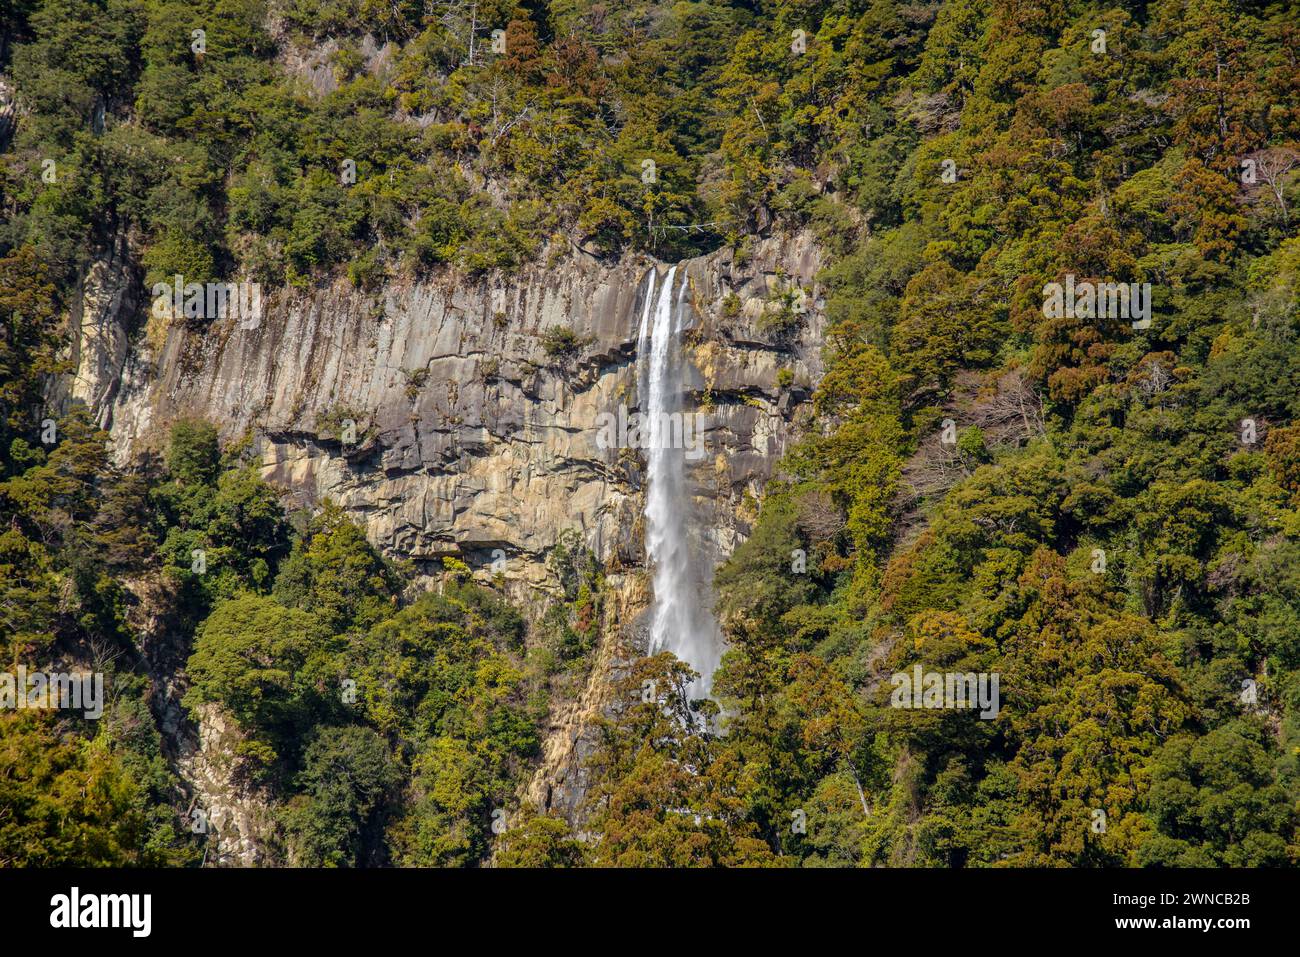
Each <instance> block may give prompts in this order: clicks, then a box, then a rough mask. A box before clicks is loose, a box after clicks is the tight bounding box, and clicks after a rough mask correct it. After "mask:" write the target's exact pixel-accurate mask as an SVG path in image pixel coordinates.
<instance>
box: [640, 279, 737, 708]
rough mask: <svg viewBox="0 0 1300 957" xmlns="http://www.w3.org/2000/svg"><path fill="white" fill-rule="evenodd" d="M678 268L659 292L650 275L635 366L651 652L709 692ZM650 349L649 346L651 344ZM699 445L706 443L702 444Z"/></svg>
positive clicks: (711, 649)
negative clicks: (668, 655)
mask: <svg viewBox="0 0 1300 957" xmlns="http://www.w3.org/2000/svg"><path fill="white" fill-rule="evenodd" d="M676 275H677V267H676V266H673V267H672V268H671V269H669V270H668V275H667V277H666V278H665V280H664V285H663V288H662V289H660V290H659V292H658V296H657V297H656V295H655V286H656V282H657V277H656V273H655V270H653V269H651V270H650V273H649V275H648V276H647V277H646V293H645V307H644V309H643V311H642V313H641V328H640V331H639V333H638V335H637V372H638V386H639V395H640V396H641V400H640V401H641V412H642V415H641V421H642V428H643V429H645V430H647V431H648V435H645V436H643V438H642V441H643V447H644V448H645V449H646V460H647V483H648V488H647V491H646V498H645V518H646V532H645V541H646V559H647V563H648V564H649V566H650V567H651V569H652V572H653V578H652V581H653V586H654V604H653V607H652V615H651V625H650V643H649V649H650V653H651V654H656V653H657V652H660V651H663V650H665V649H666V650H668V651H671V652H672V653H673V654H675V655H676V656H677V657H678V658H680V659H681V660H682V661H684V662H686V663H687V664H689V665H690V666H691V668H693V669H694V670H695V671H697V672H698V673H699V675H700V677H699V679H698V680H696V681H695V683H694V684H692V686H691V689H690V690H691V694H692V696H694V697H704V696H706V695H708V694H709V691H710V689H711V687H712V684H713V672H714V671H715V670H717V667H718V662H719V659H720V658H721V647H722V639H721V635H720V633H719V629H718V625H717V622H716V621H715V620H714V618H713V615H712V614H711V612H710V611H709V609H708V605H707V601H708V596H709V594H710V593H711V587H710V578H709V576H708V575H706V574H701V571H703V570H704V569H703V566H702V565H701V564H700V562H699V560H698V557H697V556H696V555H695V554H694V552H693V550H692V548H691V542H690V538H689V535H688V528H689V517H690V514H691V500H690V495H689V492H688V490H687V486H686V449H685V448H684V447H683V445H684V444H685V443H684V442H683V441H682V439H683V437H684V436H687V435H692V434H693V435H694V438H695V441H696V442H700V443H702V442H703V435H702V433H700V432H698V431H696V430H694V429H691V428H689V427H688V426H684V424H683V422H684V416H686V415H690V414H691V413H687V412H686V411H685V409H684V408H683V405H684V403H683V382H682V348H681V331H682V314H683V311H684V310H683V300H684V298H685V294H686V282H685V280H683V282H682V285H681V289H680V290H678V292H677V297H676V299H674V297H673V282H674V280H675V278H676ZM647 350H648V351H647ZM700 451H701V452H702V447H701V448H700Z"/></svg>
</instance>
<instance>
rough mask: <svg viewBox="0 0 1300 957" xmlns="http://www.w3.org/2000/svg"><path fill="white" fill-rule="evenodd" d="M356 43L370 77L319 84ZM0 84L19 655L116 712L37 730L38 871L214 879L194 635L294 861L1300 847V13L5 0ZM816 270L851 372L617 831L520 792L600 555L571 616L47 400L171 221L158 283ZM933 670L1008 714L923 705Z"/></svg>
mask: <svg viewBox="0 0 1300 957" xmlns="http://www.w3.org/2000/svg"><path fill="white" fill-rule="evenodd" d="M196 31H197V32H196ZM322 43H329V44H330V45H331V46H330V49H332V51H333V52H332V53H331V57H330V65H331V69H332V72H333V78H334V81H335V82H334V83H332V84H330V87H331V88H330V89H329V90H328V92H325V93H321V92H320V91H317V90H313V89H311V88H310V87H309V85H308V84H305V83H304V82H303V81H302V80H301V79H300V78H295V77H293V76H292V75H291V74H290V73H289V72H288V71H287V70H286V69H285V68H284V60H285V57H286V55H287V52H286V51H294V50H304V49H310V48H317V47H319V45H320V44H322ZM378 47H383V49H384V50H386V51H387V52H386V53H385V54H384V55H385V56H388V57H391V62H390V63H389V68H388V70H387V71H386V73H385V76H386V77H387V79H385V80H383V81H381V80H379V79H377V78H376V74H375V73H374V72H373V71H371V70H369V69H368V68H367V63H368V62H369V61H370V60H372V59H373V57H374V56H375V55H376V54H375V50H376V49H377V48H378ZM0 82H3V83H4V84H5V86H4V87H3V88H0V93H4V92H6V91H8V92H12V94H13V97H14V99H15V103H16V109H15V110H13V111H11V112H10V113H9V114H3V113H0V642H2V643H3V653H4V658H5V665H4V667H5V668H6V669H9V670H13V669H14V668H15V667H17V666H18V664H20V663H23V662H26V663H29V664H30V665H32V666H33V667H36V666H42V667H45V666H51V665H60V664H62V665H67V664H69V663H82V664H84V665H86V666H87V667H93V669H94V670H96V671H102V672H104V673H105V674H106V675H108V676H109V677H110V681H109V687H110V695H109V702H108V705H107V707H106V711H105V715H104V717H103V719H102V720H99V721H89V720H85V719H83V718H81V717H78V716H76V715H68V714H57V713H51V712H48V711H32V710H22V709H18V710H7V709H6V710H4V711H0V865H23V864H28V865H52V864H93V865H122V864H146V865H176V866H193V865H197V864H199V863H200V862H201V861H202V860H203V855H204V834H203V831H202V828H201V827H193V826H191V823H192V819H193V818H192V812H193V808H191V807H189V806H188V800H187V797H186V794H185V790H184V787H183V784H182V782H181V781H180V780H179V779H178V777H177V775H176V772H175V769H174V768H173V767H172V766H171V765H170V763H169V761H168V760H167V758H166V756H165V754H164V747H163V741H162V737H161V731H160V723H161V718H160V715H159V713H158V711H159V708H160V705H159V702H160V701H161V699H162V689H161V688H160V687H159V685H160V682H161V680H162V679H161V676H160V674H158V673H156V671H157V669H156V663H157V659H158V656H157V655H155V654H153V653H152V652H151V649H149V648H147V647H144V646H143V643H142V638H141V636H142V635H143V634H146V633H152V632H154V631H156V630H157V628H156V622H157V620H164V621H165V622H166V623H167V629H168V630H169V631H170V632H172V633H174V634H178V635H181V636H183V640H182V641H181V642H180V645H179V647H181V648H183V649H184V654H185V656H186V659H187V660H185V661H184V662H183V668H182V669H181V670H182V672H183V674H184V675H185V680H186V686H185V688H184V689H183V696H182V700H183V708H184V710H185V712H186V715H187V716H188V717H189V718H190V719H192V718H193V717H194V716H195V715H198V714H200V713H202V711H203V709H206V708H214V707H219V708H221V709H223V710H224V712H225V713H228V714H229V715H230V716H231V717H232V719H233V721H234V722H235V723H236V724H237V725H238V727H239V729H240V730H241V732H242V734H243V741H242V743H241V745H240V755H239V757H240V761H241V768H242V773H244V774H245V775H246V776H247V779H248V781H249V782H250V783H251V785H252V786H256V787H257V788H259V789H261V790H262V791H263V792H264V793H266V794H268V795H271V796H272V798H273V805H274V813H275V815H276V820H277V833H278V834H279V835H280V838H281V841H282V845H283V846H281V847H277V848H274V849H273V851H274V853H275V855H276V856H277V858H278V859H281V860H283V861H284V862H287V863H294V864H305V865H314V866H365V865H384V864H391V865H451V866H457V865H458V866H474V865H482V864H488V863H491V864H493V865H495V866H529V867H531V866H581V865H597V866H629V867H632V866H713V865H722V866H739V865H747V866H846V865H849V866H854V865H863V866H876V865H887V866H935V867H975V866H1042V867H1059V866H1173V865H1183V866H1286V865H1294V864H1296V863H1297V862H1298V860H1300V838H1298V835H1297V826H1298V825H1300V315H1298V314H1297V308H1296V307H1297V300H1296V294H1297V284H1298V283H1300V233H1298V231H1297V223H1294V222H1292V220H1291V216H1292V215H1293V213H1294V212H1295V208H1296V204H1297V201H1298V200H1300V4H1297V3H1296V2H1294V0H1279V2H1244V0H1240V2H1230V0H1154V2H1150V3H1116V4H1105V3H1098V2H1089V0H1039V2H1031V0H943V2H916V3H904V2H899V0H829V2H813V0H748V2H741V0H734V2H727V0H696V2H686V0H683V2H677V3H652V2H648V0H607V2H595V0H554V2H549V3H548V2H543V0H536V2H523V3H516V2H514V0H483V2H471V0H452V2H427V3H426V2H416V0H390V2H384V3H380V2H375V0H192V2H191V0H0ZM6 116H8V119H6ZM647 171H649V173H648V172H647ZM797 230H806V231H809V232H811V234H812V235H813V236H815V238H816V241H817V243H818V245H819V247H820V248H821V249H822V250H824V251H825V253H826V259H827V262H828V263H829V265H828V266H827V268H826V269H825V270H824V272H823V275H822V276H821V277H820V281H821V283H822V285H823V286H824V288H825V289H826V290H827V295H826V301H825V312H826V315H827V319H828V330H829V331H828V334H827V336H826V341H825V343H824V350H825V363H826V373H825V375H824V377H823V378H822V380H821V382H820V383H819V384H818V385H817V388H816V392H815V395H814V398H813V408H814V411H815V415H814V416H813V417H812V418H811V420H810V421H808V422H807V423H806V425H805V429H804V435H803V438H802V439H801V441H800V442H798V443H797V444H796V445H795V447H794V448H793V449H792V450H791V451H790V452H789V454H787V455H786V457H785V459H784V461H783V463H782V469H781V475H780V478H779V479H778V480H776V481H774V482H772V483H771V484H770V485H769V486H768V488H767V489H766V490H765V493H764V495H763V496H762V498H761V501H760V502H758V503H756V518H755V520H754V524H753V529H752V534H750V535H749V537H748V539H747V540H746V541H745V542H744V543H743V544H742V545H740V547H739V548H738V549H737V550H736V551H735V553H734V555H732V557H731V558H730V559H729V560H728V561H727V562H726V564H724V565H723V567H722V568H720V569H719V571H718V573H717V578H716V588H717V612H718V616H719V620H720V622H721V624H722V627H723V630H724V633H725V636H726V638H727V641H728V645H727V653H726V655H725V657H724V659H723V663H722V666H721V669H720V671H719V673H718V675H717V677H716V679H715V681H714V696H715V698H716V700H698V701H691V700H688V697H687V687H688V684H689V677H690V675H689V671H688V669H687V668H686V666H684V665H683V664H682V663H681V662H678V661H676V660H675V659H673V658H672V656H671V655H667V654H664V655H659V656H655V657H649V658H644V659H641V660H639V661H636V662H634V663H633V664H632V665H631V666H630V667H629V669H628V670H627V672H626V674H624V675H622V676H621V677H620V681H621V682H623V688H622V690H623V692H625V693H624V694H622V695H621V697H620V700H621V701H626V702H628V704H626V705H624V706H622V707H619V708H615V709H611V710H610V711H609V712H608V713H607V714H605V715H604V716H603V717H602V719H601V722H600V728H599V733H598V742H599V746H598V747H597V748H595V750H594V753H593V754H592V755H591V758H590V762H589V773H590V779H591V785H590V788H589V790H588V793H587V797H586V817H585V822H584V825H583V827H582V828H581V830H578V829H575V828H573V827H572V826H571V825H570V824H569V823H568V822H566V821H565V820H564V819H562V818H560V817H558V816H552V815H546V814H540V813H537V812H535V811H533V810H531V809H528V808H524V807H521V806H520V802H519V800H518V794H519V791H520V787H521V785H522V784H523V782H524V781H525V780H526V778H527V776H528V774H529V772H530V770H531V769H532V768H533V767H534V766H535V763H536V761H537V759H538V756H539V750H540V748H541V727H542V724H543V720H544V717H545V715H546V714H547V711H548V709H550V708H552V707H554V706H555V704H556V701H557V700H559V699H561V698H563V697H564V696H566V695H569V694H571V693H572V689H573V687H574V685H575V683H576V681H578V680H579V679H580V678H581V676H582V675H583V674H584V673H585V670H586V669H587V668H589V667H590V661H591V657H592V650H593V648H594V647H595V646H596V645H597V644H598V643H599V642H600V641H601V640H602V638H603V636H602V634H601V628H602V622H603V621H604V618H603V617H602V615H601V603H602V587H603V580H604V571H603V569H602V568H601V567H600V566H599V564H598V563H597V562H595V560H594V559H593V558H592V556H591V555H590V554H589V553H587V552H586V551H585V550H584V548H583V547H582V545H581V543H578V542H568V543H566V544H565V545H564V546H562V547H558V548H557V549H556V551H555V552H554V553H553V556H552V557H553V565H554V574H555V579H556V582H557V583H558V585H557V591H556V594H555V597H554V599H553V601H552V602H551V604H550V606H549V607H548V608H547V609H546V611H545V614H544V615H542V616H540V617H539V618H538V620H537V622H536V623H534V624H530V623H529V622H528V621H527V620H526V616H524V615H523V614H522V613H521V611H520V610H519V609H517V608H514V607H512V606H511V605H510V603H509V602H507V601H506V600H505V598H504V597H503V594H502V592H501V590H500V589H496V588H494V587H492V586H491V585H490V584H488V583H484V582H481V581H478V582H476V581H474V580H472V576H471V575H470V569H469V568H468V567H466V566H465V565H464V564H462V563H460V562H458V561H456V560H455V559H447V560H446V561H445V569H444V571H443V572H442V575H441V581H440V583H439V586H438V588H437V589H435V590H431V591H422V590H420V589H417V588H415V587H413V586H412V584H411V583H412V580H413V573H412V570H411V569H410V568H409V567H406V565H405V564H404V563H402V562H400V561H394V560H392V559H390V558H388V557H386V556H385V555H383V554H381V553H380V552H379V551H377V550H376V549H375V548H374V547H373V546H372V545H371V544H370V543H368V542H367V540H366V537H365V534H364V530H363V529H362V528H361V527H360V526H358V525H357V524H355V523H354V521H353V520H352V519H351V518H350V517H348V516H347V515H346V514H344V513H343V512H342V511H341V510H339V509H337V508H335V507H332V506H329V505H328V504H327V505H326V506H325V507H324V508H322V509H320V510H317V511H316V512H314V513H310V512H305V511H300V510H296V509H295V508H293V507H291V506H290V505H289V504H287V503H286V501H285V500H284V499H283V497H282V496H281V494H280V492H279V491H277V490H276V489H275V488H274V487H272V486H271V485H269V484H268V483H266V482H265V481H263V479H262V478H261V477H260V473H259V470H258V468H257V463H256V462H255V461H254V459H253V456H252V454H251V451H250V449H249V447H248V444H247V443H240V442H228V443H226V444H225V446H224V447H223V446H222V444H221V443H220V442H219V441H218V432H217V429H216V428H215V427H214V425H213V424H212V423H206V422H202V421H183V422H180V423H178V424H176V425H175V427H174V428H172V430H171V434H170V440H169V442H168V444H167V446H166V448H165V449H164V450H162V451H161V453H160V454H158V455H156V456H146V457H144V458H141V459H140V460H139V461H137V462H135V463H133V464H131V465H130V466H129V467H128V466H123V465H119V464H115V463H114V461H113V459H112V458H111V456H110V455H109V450H108V443H109V435H108V434H107V433H105V432H104V431H102V430H100V429H99V428H97V427H96V425H95V423H94V422H93V421H92V419H91V418H90V417H89V416H88V415H87V413H86V410H85V409H83V408H78V407H69V408H66V409H64V410H62V411H61V412H60V413H59V414H54V413H52V412H51V411H50V408H49V405H48V402H47V399H48V397H49V396H50V395H51V392H50V387H49V383H50V382H51V381H52V380H54V379H57V378H58V377H59V376H61V375H67V374H68V373H69V372H70V371H71V370H70V369H69V360H68V342H67V337H68V331H67V322H66V316H67V312H68V310H69V308H70V306H71V297H72V295H73V290H74V288H75V284H76V280H77V278H78V277H79V276H80V275H81V274H82V271H83V270H84V268H85V266H86V264H87V263H88V262H89V261H90V260H91V259H92V257H94V256H95V255H97V254H99V253H101V252H102V251H103V250H104V248H105V247H106V246H107V245H108V244H110V243H112V242H113V241H114V240H115V237H118V236H121V235H129V236H130V237H131V240H132V243H133V244H134V245H135V247H136V248H138V249H139V250H141V251H142V252H141V256H140V268H141V276H140V281H141V282H142V283H143V285H144V288H146V289H147V288H148V287H149V286H150V285H151V284H152V283H154V282H157V281H160V280H161V281H169V280H170V278H171V277H172V276H173V275H174V274H183V275H185V276H186V277H187V278H190V277H192V278H194V279H196V280H198V281H204V280H234V279H251V280H255V281H258V282H262V283H266V284H270V285H274V286H284V285H288V286H298V287H304V288H305V287H308V286H310V285H311V284H312V283H314V282H318V281H320V280H321V279H322V278H323V277H337V276H345V277H346V278H347V280H349V281H350V282H351V283H353V284H354V285H355V286H357V287H360V288H363V289H364V288H372V287H374V286H375V285H377V284H380V283H384V282H387V281H390V280H393V279H395V278H398V277H415V276H427V275H431V274H433V275H436V274H437V272H438V271H439V270H451V269H454V270H458V271H460V272H462V273H464V274H468V275H471V276H473V275H488V274H499V273H503V272H507V273H508V272H509V271H511V270H515V269H518V268H520V267H521V266H522V265H524V264H526V263H530V262H534V261H536V260H537V259H538V257H542V256H557V255H561V254H562V253H563V252H565V251H567V250H569V249H571V248H577V249H580V250H582V251H584V252H585V253H588V254H590V255H593V256H597V257H604V258H614V257H618V256H620V255H622V254H624V253H625V252H627V251H629V250H635V251H641V252H644V253H646V254H648V255H651V256H654V257H656V258H657V259H659V260H663V261H676V260H678V259H681V258H684V257H687V256H691V255H695V254H699V253H704V252H709V251H713V250H717V249H720V248H724V247H731V248H733V249H734V250H735V251H736V255H737V257H740V258H741V259H743V257H744V255H745V251H746V249H747V247H748V246H749V244H751V243H752V242H753V239H754V237H756V236H763V235H769V234H772V233H774V232H793V231H797ZM1067 277H1068V281H1069V282H1070V283H1071V284H1073V283H1074V282H1075V281H1076V280H1077V281H1078V282H1079V283H1084V282H1088V281H1093V282H1116V283H1134V284H1139V285H1143V284H1149V287H1148V288H1149V290H1150V292H1149V296H1150V298H1149V300H1148V303H1147V304H1148V306H1149V307H1150V316H1149V322H1139V323H1135V322H1130V321H1129V317H1127V316H1124V317H1116V316H1105V317H1094V316H1093V315H1088V314H1087V313H1085V312H1084V311H1083V310H1074V309H1070V310H1067V311H1063V312H1062V311H1057V312H1053V310H1050V309H1047V308H1045V302H1044V289H1045V287H1046V286H1047V285H1048V284H1050V283H1054V282H1055V283H1064V282H1066V281H1067ZM1089 312H1091V310H1089ZM169 321H176V320H173V319H170V318H167V317H160V316H157V315H151V316H150V317H149V319H148V324H149V327H148V329H147V330H146V333H145V334H147V335H148V336H149V337H151V338H152V339H155V340H159V339H161V338H162V337H164V336H165V334H166V328H165V324H166V323H167V322H169ZM791 321H798V318H797V317H794V318H792V319H791ZM146 617H148V618H151V619H153V620H152V621H146V620H145V618H146ZM917 664H923V665H924V666H925V667H927V668H931V669H941V670H949V671H954V672H962V673H966V672H973V673H981V674H988V673H993V674H998V675H1000V678H1001V706H1000V709H999V710H998V713H997V714H996V716H995V717H994V718H993V719H992V720H985V719H982V718H981V717H980V715H979V714H978V713H976V712H973V711H969V710H967V711H963V710H953V709H946V710H945V709H937V710H925V709H921V710H914V709H908V708H899V707H893V706H891V692H892V691H893V689H892V687H891V682H890V675H891V674H895V673H900V672H903V673H905V672H909V671H910V670H911V669H912V668H913V666H914V665H917ZM647 682H653V683H654V685H653V687H655V688H657V689H658V690H659V694H658V696H657V697H652V698H650V699H648V700H647V699H645V697H644V696H643V695H641V689H642V688H644V687H645V686H646V683H647ZM507 817H508V820H509V822H510V823H509V827H508V828H506V827H502V826H501V821H502V820H503V819H505V818H507Z"/></svg>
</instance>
